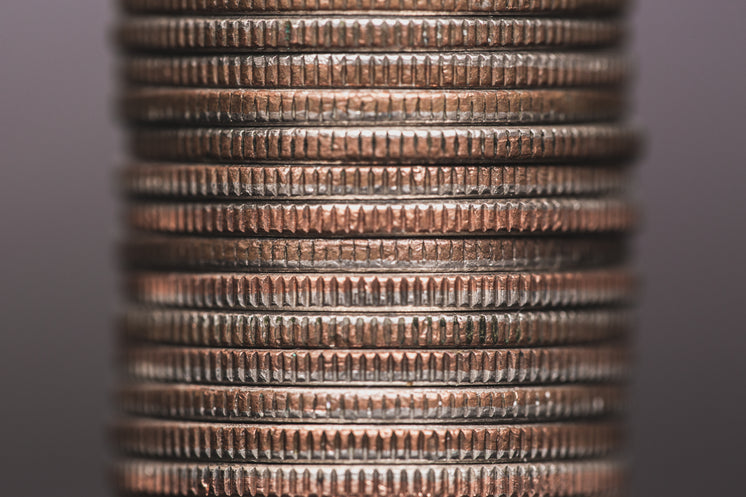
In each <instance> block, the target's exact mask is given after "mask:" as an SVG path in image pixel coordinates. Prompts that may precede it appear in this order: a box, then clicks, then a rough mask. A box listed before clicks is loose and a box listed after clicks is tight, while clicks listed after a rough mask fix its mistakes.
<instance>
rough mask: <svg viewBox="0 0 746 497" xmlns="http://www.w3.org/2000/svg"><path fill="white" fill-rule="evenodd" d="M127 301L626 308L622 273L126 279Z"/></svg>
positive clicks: (627, 280)
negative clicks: (621, 305) (601, 306)
mask: <svg viewBox="0 0 746 497" xmlns="http://www.w3.org/2000/svg"><path fill="white" fill-rule="evenodd" d="M127 280H128V285H127V286H128V290H129V295H130V297H131V298H132V300H133V301H135V302H139V303H142V304H148V305H166V306H176V307H194V308H207V309H246V310H251V309H262V310H265V309H266V310H323V309H326V310H329V309H335V308H340V309H369V310H371V309H372V310H376V309H378V310H382V311H387V310H391V309H394V308H398V309H402V310H408V309H411V310H413V311H415V310H417V308H420V309H434V310H442V309H450V310H457V309H461V310H473V309H496V310H497V309H520V308H536V307H556V306H579V305H602V304H612V303H626V302H629V301H630V300H631V299H632V296H633V294H634V290H635V283H634V278H633V277H632V275H631V274H630V273H629V272H628V271H625V270H622V269H599V270H588V271H574V272H573V271H570V272H507V273H500V272H491V273H476V272H475V273H452V274H444V275H429V274H426V275H422V274H408V275H407V274H397V273H381V274H365V273H363V274H318V273H306V274H303V273H275V274H271V273H267V274H247V273H222V274H214V273H181V272H180V273H154V272H150V273H134V274H131V275H130V276H129V278H127Z"/></svg>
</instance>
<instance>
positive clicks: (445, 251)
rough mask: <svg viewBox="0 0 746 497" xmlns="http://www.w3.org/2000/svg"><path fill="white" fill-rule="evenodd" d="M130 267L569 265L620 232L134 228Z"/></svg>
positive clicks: (603, 250)
mask: <svg viewBox="0 0 746 497" xmlns="http://www.w3.org/2000/svg"><path fill="white" fill-rule="evenodd" d="M123 252H124V258H125V260H126V261H127V262H128V264H129V266H131V267H139V268H172V269H205V270H215V269H220V270H246V271H264V270H273V271H283V270H287V271H295V270H319V271H397V270H398V271H412V272H420V271H423V272H424V271H487V270H503V271H504V270H526V269H560V268H561V269H569V268H582V267H594V266H598V265H601V264H614V263H619V262H621V261H622V260H623V257H624V254H625V252H626V246H625V244H624V243H623V241H622V238H620V237H617V236H611V237H592V238H586V237H563V238H556V237H552V238H549V237H547V238H523V237H512V238H507V237H504V238H386V239H360V238H352V239H324V238H316V239H303V238H301V239H298V238H213V237H210V238H204V237H173V236H160V235H153V236H147V235H139V236H134V237H131V238H130V239H129V240H128V241H127V242H126V243H125V244H124V247H123Z"/></svg>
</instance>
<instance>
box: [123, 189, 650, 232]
mask: <svg viewBox="0 0 746 497" xmlns="http://www.w3.org/2000/svg"><path fill="white" fill-rule="evenodd" d="M130 205H131V206H130V208H129V209H128V212H127V218H128V222H129V225H130V227H132V228H134V229H138V230H145V231H157V232H163V233H194V234H208V233H209V234H242V235H295V236H302V235H335V236H340V235H341V236H356V235H360V236H364V235H384V236H389V235H434V234H443V235H461V234H464V235H465V234H470V235H494V234H510V233H524V234H525V233H550V232H551V233H578V232H589V233H598V232H618V231H625V230H629V229H631V228H632V227H633V226H634V225H635V222H636V214H635V212H634V209H633V207H632V206H631V204H630V203H629V202H628V201H625V200H622V199H619V198H567V199H565V198H538V199H513V200H473V201H472V200H463V201H453V200H451V201H449V200H445V199H444V200H443V201H440V202H439V201H435V200H427V201H426V200H422V201H419V202H417V201H411V200H410V201H406V202H405V201H401V202H396V203H383V202H367V203H366V202H345V203H343V202H339V203H328V202H311V201H309V202H303V203H295V202H293V203H290V202H276V203H268V202H241V203H223V204H218V203H156V202H137V203H134V202H133V203H131V204H130Z"/></svg>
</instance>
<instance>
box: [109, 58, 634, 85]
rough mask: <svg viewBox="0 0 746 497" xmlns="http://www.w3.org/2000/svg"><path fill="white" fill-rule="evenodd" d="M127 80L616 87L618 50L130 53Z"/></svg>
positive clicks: (620, 76) (624, 71)
mask: <svg viewBox="0 0 746 497" xmlns="http://www.w3.org/2000/svg"><path fill="white" fill-rule="evenodd" d="M123 72H124V77H125V79H127V80H128V81H130V82H131V83H141V84H148V85H166V86H199V87H228V88H241V87H244V88H253V89H258V88H307V89H311V88H345V89H349V88H366V89H373V88H414V89H426V88H499V89H507V88H540V87H562V88H564V87H586V86H594V87H599V86H601V85H618V84H620V83H623V82H624V81H625V80H626V79H627V78H628V76H629V63H628V60H627V58H626V57H625V56H624V55H622V54H621V53H619V52H603V51H600V52H597V51H593V52H577V53H571V52H568V53H565V52H558V53H542V52H481V53H479V52H474V53H448V52H444V53H437V54H414V53H412V54H403V53H391V54H330V53H326V54H324V53H320V54H298V55H292V54H288V55H279V54H278V55H273V54H270V55H214V56H202V57H195V56H178V57H177V56H172V57H158V56H130V57H125V58H124V68H123Z"/></svg>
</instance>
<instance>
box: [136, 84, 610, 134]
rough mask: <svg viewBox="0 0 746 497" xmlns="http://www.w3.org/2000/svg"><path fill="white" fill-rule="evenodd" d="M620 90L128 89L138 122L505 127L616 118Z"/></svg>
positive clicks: (234, 124) (230, 124) (229, 124)
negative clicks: (411, 124)
mask: <svg viewBox="0 0 746 497" xmlns="http://www.w3.org/2000/svg"><path fill="white" fill-rule="evenodd" d="M622 105H623V101H622V97H621V93H620V92H619V91H617V90H605V91H602V90H461V91H456V90H447V91H444V90H378V91H375V92H371V91H365V90H323V91H319V90H208V89H187V88H133V89H130V90H129V91H128V92H127V93H125V98H124V100H123V102H122V110H123V113H124V115H125V116H126V117H127V118H128V119H130V120H132V121H136V122H142V123H158V124H160V123H166V124H189V125H227V126H236V125H253V124H282V123H290V124H294V123H297V124H331V125H335V124H336V125H339V124H342V123H345V122H349V123H353V124H361V123H363V124H364V123H392V124H406V123H415V124H416V123H420V124H423V123H425V124H431V125H437V124H458V123H477V124H490V123H493V124H501V123H502V124H505V123H507V124H510V123H544V122H557V123H563V122H577V121H586V122H588V121H597V120H604V119H610V118H613V117H618V116H619V114H620V112H621V109H622Z"/></svg>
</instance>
